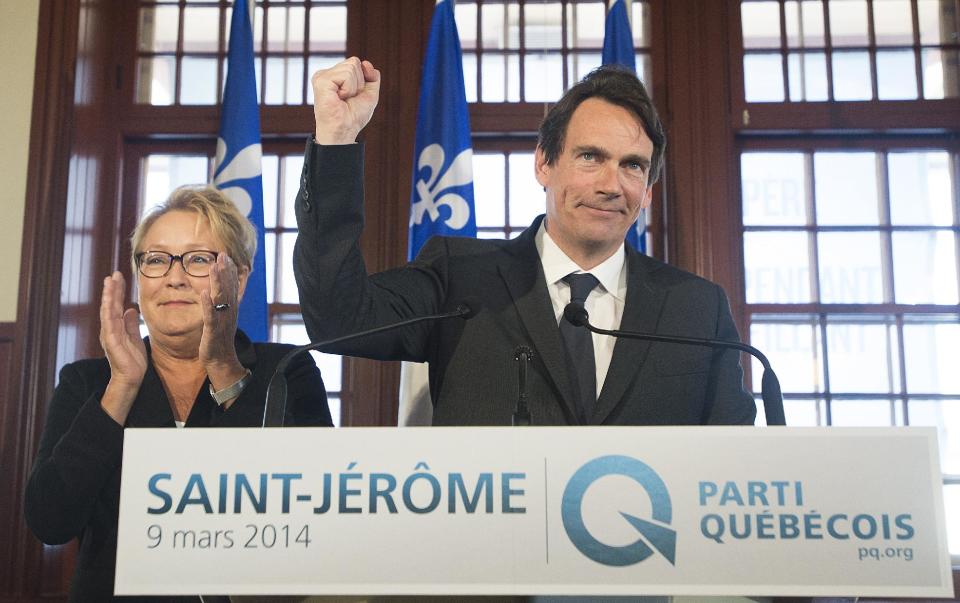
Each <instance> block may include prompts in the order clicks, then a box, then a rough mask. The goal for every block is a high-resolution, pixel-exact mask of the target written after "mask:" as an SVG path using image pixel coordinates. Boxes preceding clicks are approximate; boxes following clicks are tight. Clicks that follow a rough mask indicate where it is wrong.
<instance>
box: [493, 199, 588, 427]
mask: <svg viewBox="0 0 960 603" xmlns="http://www.w3.org/2000/svg"><path fill="white" fill-rule="evenodd" d="M541 221H542V218H537V219H536V220H535V221H534V222H533V224H532V225H531V226H530V227H529V228H528V229H527V230H525V231H524V232H523V234H521V235H520V236H519V237H517V238H516V239H514V240H513V241H511V242H510V243H509V244H508V246H507V251H508V255H509V259H507V260H504V261H502V262H501V263H500V265H499V266H498V268H499V270H500V276H501V277H502V278H503V280H504V282H505V283H506V285H507V289H508V290H509V291H510V296H511V297H512V298H513V303H514V306H515V308H516V310H517V313H518V314H519V315H520V321H521V322H522V323H523V328H524V330H526V332H527V335H528V336H529V337H530V341H531V343H532V344H533V348H534V353H535V354H536V355H537V356H538V357H539V359H540V361H541V362H543V364H544V366H545V367H546V369H547V373H548V374H549V377H550V379H551V380H552V381H553V383H554V385H555V387H556V389H557V391H559V392H560V393H561V403H562V404H563V405H564V407H565V408H566V409H567V411H568V413H569V415H570V416H571V417H576V416H577V412H576V409H575V406H574V403H573V393H572V389H571V387H570V381H569V379H568V377H567V368H566V363H565V362H564V356H563V354H564V352H563V343H562V342H561V341H560V329H559V328H558V327H557V323H556V320H555V319H554V314H553V304H551V303H550V296H549V294H548V293H547V283H546V280H545V278H544V276H543V268H542V266H541V264H540V256H539V255H538V254H537V247H536V242H535V239H534V237H535V236H536V234H537V230H539V228H540V222H541Z"/></svg>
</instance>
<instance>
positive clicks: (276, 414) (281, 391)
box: [263, 302, 477, 427]
mask: <svg viewBox="0 0 960 603" xmlns="http://www.w3.org/2000/svg"><path fill="white" fill-rule="evenodd" d="M476 313H477V310H476V306H473V307H471V304H470V303H469V302H464V303H461V304H460V305H459V306H457V309H456V310H453V311H452V312H444V313H442V314H431V315H429V316H417V317H416V318H408V319H406V320H401V321H400V322H395V323H391V324H387V325H382V326H379V327H374V328H372V329H367V330H365V331H360V332H358V333H348V334H347V335H341V336H340V337H334V338H333V339H327V340H324V341H316V342H312V343H308V344H305V345H301V346H298V347H295V348H293V349H292V350H290V351H289V352H287V353H286V355H284V357H283V358H281V359H280V362H278V363H277V368H276V370H275V371H274V373H273V377H271V378H270V384H269V385H268V386H267V399H266V402H264V405H263V427H283V418H284V415H285V414H286V411H287V375H286V372H287V367H288V366H289V365H290V361H291V360H293V359H294V358H295V357H296V356H298V355H300V354H302V353H303V352H309V351H310V350H316V349H318V348H323V347H326V346H329V345H333V344H336V343H342V342H344V341H350V340H351V339H360V338H361V337H367V336H370V335H377V334H378V333H383V332H385V331H392V330H393V329H399V328H401V327H408V326H410V325H415V324H418V323H421V322H426V321H430V320H441V319H444V318H463V319H468V318H473V317H474V316H475V315H476Z"/></svg>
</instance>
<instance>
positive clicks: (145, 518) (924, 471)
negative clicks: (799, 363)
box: [116, 427, 953, 597]
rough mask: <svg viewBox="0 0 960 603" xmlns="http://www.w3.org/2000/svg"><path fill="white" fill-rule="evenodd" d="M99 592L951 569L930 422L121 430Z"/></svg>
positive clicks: (809, 580)
mask: <svg viewBox="0 0 960 603" xmlns="http://www.w3.org/2000/svg"><path fill="white" fill-rule="evenodd" d="M213 568H215V570H214V569H213ZM116 593H117V594H120V595H146V594H181V595H188V594H224V595H227V594H229V595H307V594H367V595H376V594H552V595H577V594H581V595H583V594H595V595H644V594H649V595H771V596H777V595H785V596H792V595H807V596H889V597H949V596H952V594H953V583H952V578H951V574H950V558H949V554H948V551H947V542H946V530H945V528H944V508H943V494H942V485H941V475H940V467H939V457H938V455H937V442H936V431H935V429H933V428H920V427H917V428H754V427H665V428H650V427H634V428H630V427H595V428H584V427H572V428H562V427H558V428H553V427H542V428H499V427H498V428H482V427H480V428H438V427H424V428H413V427H410V428H403V429H397V428H352V429H302V428H301V429H297V428H294V429H177V430H174V429H128V430H127V431H126V432H125V441H124V451H123V480H122V485H121V505H120V526H119V546H118V554H117V581H116Z"/></svg>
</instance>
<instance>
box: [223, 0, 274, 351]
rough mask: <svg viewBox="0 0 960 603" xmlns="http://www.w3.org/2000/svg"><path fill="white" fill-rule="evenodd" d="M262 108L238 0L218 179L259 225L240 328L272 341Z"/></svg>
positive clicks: (243, 3) (245, 14)
mask: <svg viewBox="0 0 960 603" xmlns="http://www.w3.org/2000/svg"><path fill="white" fill-rule="evenodd" d="M261 155H262V149H261V147H260V107H259V105H258V103H257V80H256V74H255V72H254V67H253V27H252V25H251V18H250V7H249V2H248V0H235V1H234V3H233V18H232V19H231V21H230V48H229V49H228V52H227V82H226V86H225V88H224V92H223V107H222V109H221V112H220V136H219V138H217V157H216V161H215V165H214V170H213V184H214V186H216V187H217V188H219V189H220V190H221V191H223V193H224V194H225V195H226V196H227V197H229V198H230V200H231V201H233V202H234V204H235V205H236V206H237V207H238V208H239V209H240V212H241V213H243V214H244V215H246V216H247V217H248V218H249V219H250V221H251V222H252V223H253V225H254V227H256V229H257V254H256V256H255V257H254V258H253V272H252V273H251V275H250V279H249V280H248V281H247V289H246V292H245V293H244V296H243V301H242V302H241V303H240V318H239V323H238V325H237V326H238V327H239V328H240V329H242V330H243V331H244V332H245V333H246V334H247V335H248V336H249V337H250V339H251V340H253V341H266V340H267V262H266V256H265V255H264V249H263V247H264V235H263V232H264V228H263V178H262V174H263V168H262V166H261V162H260V158H261Z"/></svg>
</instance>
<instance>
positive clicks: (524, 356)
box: [513, 345, 533, 427]
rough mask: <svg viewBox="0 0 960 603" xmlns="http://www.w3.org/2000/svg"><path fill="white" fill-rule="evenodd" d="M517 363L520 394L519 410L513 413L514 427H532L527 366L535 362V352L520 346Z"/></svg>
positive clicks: (515, 356)
mask: <svg viewBox="0 0 960 603" xmlns="http://www.w3.org/2000/svg"><path fill="white" fill-rule="evenodd" d="M513 359H514V360H516V361H517V363H518V364H517V366H518V369H517V370H518V371H519V375H518V379H517V382H518V384H519V393H518V394H517V408H516V410H515V411H514V413H513V425H514V427H518V426H526V425H530V410H529V409H528V408H527V366H528V365H529V364H530V361H531V360H533V350H531V349H530V348H528V347H527V346H525V345H518V346H517V349H516V352H515V355H514V357H513Z"/></svg>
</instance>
